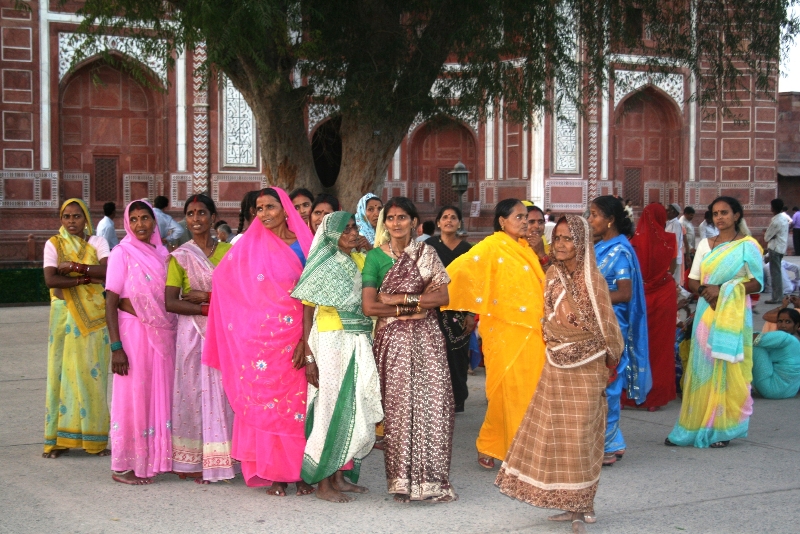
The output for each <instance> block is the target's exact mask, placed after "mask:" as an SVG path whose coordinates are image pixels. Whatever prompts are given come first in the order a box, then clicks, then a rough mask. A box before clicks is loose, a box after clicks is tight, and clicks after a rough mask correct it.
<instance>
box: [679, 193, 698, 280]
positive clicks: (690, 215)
mask: <svg viewBox="0 0 800 534" xmlns="http://www.w3.org/2000/svg"><path fill="white" fill-rule="evenodd" d="M692 219H694V208H693V207H691V206H686V207H685V208H683V215H682V216H681V218H680V219H679V222H680V223H681V226H682V227H683V235H684V239H685V241H684V245H685V247H686V257H685V260H684V262H683V263H684V268H685V269H690V268H691V267H692V260H693V259H694V251H695V249H696V248H697V247H696V245H695V242H696V241H695V239H696V238H695V232H694V225H693V224H692Z"/></svg>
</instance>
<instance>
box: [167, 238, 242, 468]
mask: <svg viewBox="0 0 800 534" xmlns="http://www.w3.org/2000/svg"><path fill="white" fill-rule="evenodd" d="M225 245H227V243H226V244H225ZM217 248H219V249H220V250H219V251H215V254H213V255H212V258H207V257H206V255H205V254H204V253H203V251H202V250H201V249H200V247H198V246H197V245H196V244H195V242H194V241H193V240H192V241H188V242H187V243H184V244H183V245H181V246H180V247H179V248H178V249H176V250H175V251H173V252H172V254H171V256H172V257H173V258H174V259H175V261H176V262H177V264H178V265H179V266H180V267H181V269H182V270H183V273H180V274H181V275H182V276H181V278H184V277H185V278H186V279H188V283H189V287H190V288H191V289H194V290H197V291H205V292H210V291H211V275H212V273H213V272H214V264H213V263H212V261H211V260H212V259H215V258H214V256H217V255H218V253H219V252H221V254H219V256H218V257H219V259H217V260H216V261H217V263H219V261H221V260H222V258H224V254H225V252H226V251H227V250H228V249H230V245H227V246H224V247H223V244H222V243H219V244H217ZM169 269H170V275H169V277H168V278H169V279H168V281H167V284H168V285H171V284H170V281H171V277H172V272H173V269H174V268H173V267H172V266H170V267H169ZM175 270H177V269H175ZM181 282H183V280H181ZM206 323H207V317H204V316H202V315H178V331H177V343H176V346H175V389H174V391H173V398H172V400H173V402H172V468H173V470H174V471H175V472H178V473H197V472H202V473H203V480H208V481H210V482H216V481H218V480H227V479H231V478H233V477H234V476H236V472H237V471H238V470H239V465H238V463H234V461H233V459H232V457H231V436H232V433H233V410H231V407H230V404H229V403H228V399H227V397H226V396H225V391H224V390H223V388H222V377H221V375H220V372H219V369H214V368H213V367H208V366H207V365H203V364H202V363H201V357H202V354H203V340H204V337H205V333H206Z"/></svg>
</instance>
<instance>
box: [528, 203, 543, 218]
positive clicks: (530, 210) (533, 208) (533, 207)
mask: <svg viewBox="0 0 800 534" xmlns="http://www.w3.org/2000/svg"><path fill="white" fill-rule="evenodd" d="M526 207H527V208H528V213H530V212H532V211H538V212H539V213H541V214H542V218H544V212H543V211H542V208H540V207H539V206H526Z"/></svg>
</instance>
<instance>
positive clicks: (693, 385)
mask: <svg viewBox="0 0 800 534" xmlns="http://www.w3.org/2000/svg"><path fill="white" fill-rule="evenodd" d="M761 257H762V251H761V246H760V245H759V244H758V242H757V241H756V240H755V239H753V238H752V237H745V238H743V239H739V240H736V241H731V242H728V243H723V244H721V245H719V246H717V247H715V248H714V249H713V250H712V251H710V252H709V253H708V254H706V255H705V256H704V257H701V256H699V255H698V256H695V262H697V261H699V262H701V263H700V283H701V284H712V285H719V286H721V287H720V290H719V298H718V300H717V309H716V310H714V309H712V308H711V306H710V305H709V304H708V302H707V301H706V300H705V299H703V298H701V299H699V300H698V301H697V309H696V310H695V316H694V324H693V325H692V344H691V348H690V352H689V361H688V363H687V366H686V369H685V371H684V381H685V382H684V387H683V401H682V403H681V413H680V417H679V418H678V422H677V423H675V427H674V428H673V429H672V432H670V434H669V438H668V439H669V441H671V442H672V443H674V444H675V445H681V446H689V445H692V446H695V447H700V448H704V447H708V446H709V445H711V444H713V443H717V442H719V441H729V440H732V439H735V438H744V437H747V430H748V426H749V422H750V415H751V414H752V413H753V398H752V397H751V395H750V383H751V382H752V378H753V374H752V371H753V314H752V312H751V309H750V297H749V295H745V290H744V282H746V281H747V280H749V279H755V280H757V281H758V282H759V283H760V284H762V287H763V283H764V270H763V268H762V265H763V263H762V260H761Z"/></svg>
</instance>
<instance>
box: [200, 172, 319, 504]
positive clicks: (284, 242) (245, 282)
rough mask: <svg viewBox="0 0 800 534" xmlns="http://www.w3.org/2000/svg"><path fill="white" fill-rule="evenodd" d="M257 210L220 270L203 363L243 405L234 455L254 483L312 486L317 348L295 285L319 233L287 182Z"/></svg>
mask: <svg viewBox="0 0 800 534" xmlns="http://www.w3.org/2000/svg"><path fill="white" fill-rule="evenodd" d="M256 217H257V218H258V221H259V222H260V223H261V224H255V221H254V224H252V225H250V227H249V228H248V229H247V231H246V232H245V233H244V235H243V236H242V238H241V239H240V240H239V242H238V243H237V244H236V246H235V247H234V248H232V249H231V250H230V251H229V252H228V254H227V255H226V256H225V259H224V261H222V262H221V263H220V264H219V267H217V268H216V269H215V270H214V275H213V294H214V297H213V298H212V299H211V305H210V312H209V315H208V326H207V328H206V341H205V346H204V347H203V363H204V364H206V365H208V366H211V367H215V368H217V369H219V370H220V371H222V383H223V386H224V387H225V393H227V395H228V400H229V401H230V403H231V406H232V407H233V411H234V413H235V414H236V417H235V419H234V424H233V449H232V453H231V454H232V456H233V457H234V458H236V459H237V460H240V461H241V462H242V474H243V475H244V479H245V482H246V483H247V485H248V486H256V487H257V486H269V488H268V489H267V493H268V494H269V495H278V496H283V495H286V486H287V483H289V482H296V483H297V494H298V495H307V494H309V493H312V492H313V491H314V488H313V487H311V486H310V485H308V484H306V483H305V482H303V481H302V479H301V477H300V471H301V468H302V465H303V452H304V450H305V446H306V436H305V415H306V391H307V389H308V384H307V382H306V375H305V371H304V369H303V367H304V365H305V355H306V354H311V352H310V351H309V349H308V347H306V345H305V343H304V342H303V341H302V336H303V313H304V310H303V303H302V302H301V301H299V300H297V299H294V298H292V297H291V293H292V290H294V287H295V285H297V281H298V280H299V279H300V275H301V274H302V272H303V266H304V265H305V259H306V257H307V256H308V251H309V248H310V247H311V241H312V238H313V236H312V235H311V231H310V230H309V229H308V226H306V224H305V222H303V219H302V218H301V217H300V215H299V214H298V213H297V211H296V210H295V209H294V206H292V201H291V200H290V199H289V196H288V195H287V194H286V193H285V192H284V191H283V190H282V189H278V188H269V189H262V190H261V194H260V195H259V197H258V199H257V201H256Z"/></svg>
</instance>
